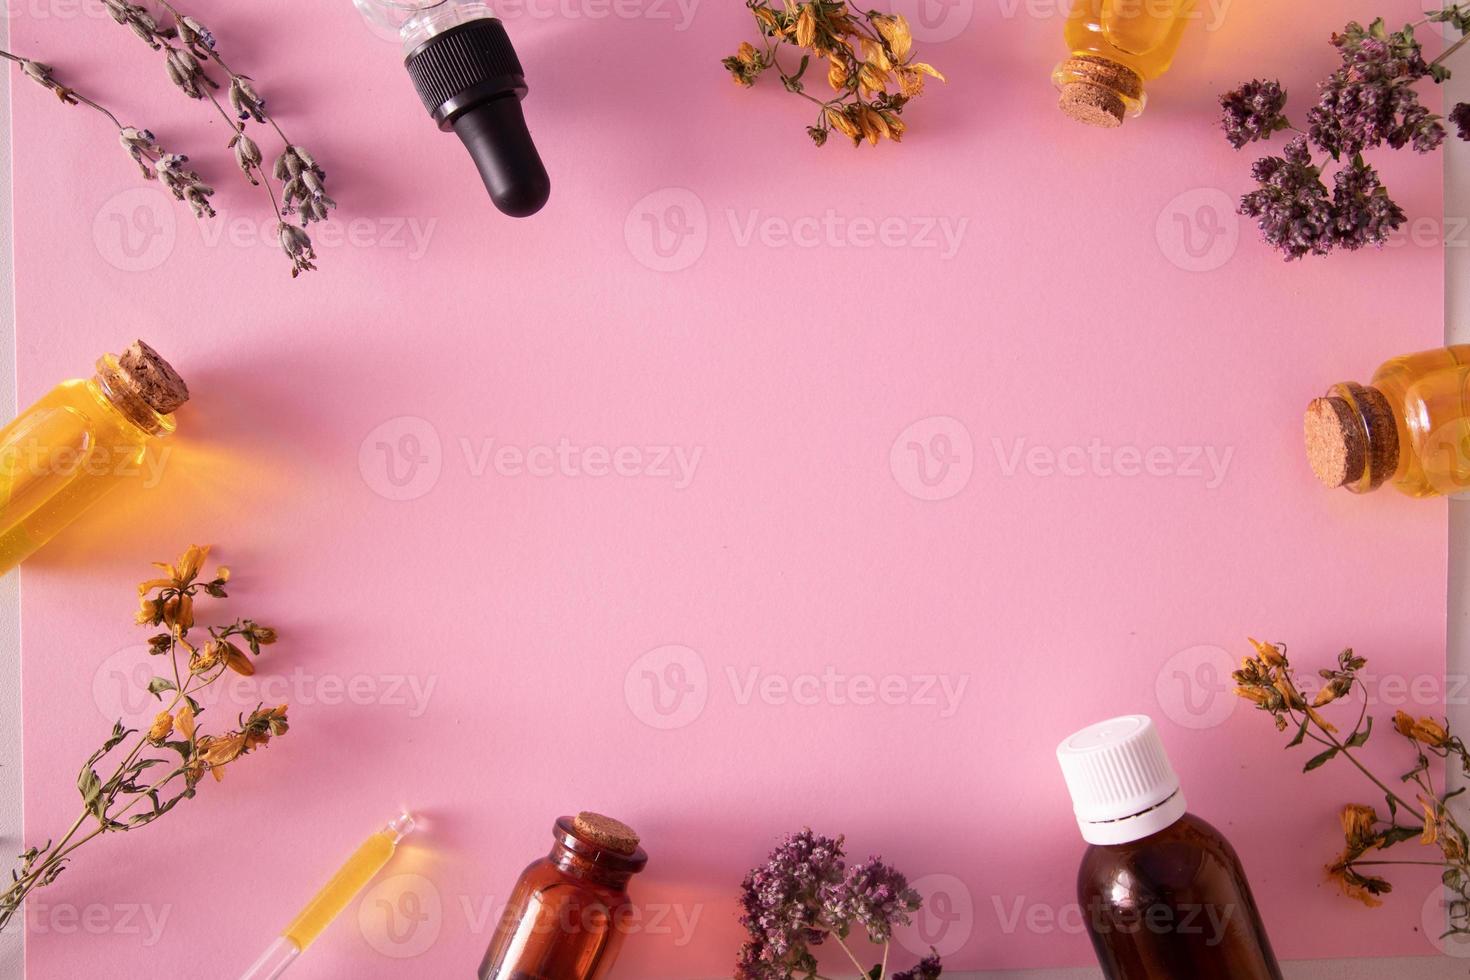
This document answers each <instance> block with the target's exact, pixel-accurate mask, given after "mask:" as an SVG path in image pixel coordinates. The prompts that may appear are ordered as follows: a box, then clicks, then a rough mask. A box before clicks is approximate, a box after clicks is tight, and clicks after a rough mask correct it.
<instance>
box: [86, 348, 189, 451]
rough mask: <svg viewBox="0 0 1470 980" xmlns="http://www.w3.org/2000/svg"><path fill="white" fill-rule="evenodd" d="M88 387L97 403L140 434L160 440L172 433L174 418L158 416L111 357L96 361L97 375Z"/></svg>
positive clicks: (106, 355)
mask: <svg viewBox="0 0 1470 980" xmlns="http://www.w3.org/2000/svg"><path fill="white" fill-rule="evenodd" d="M88 386H89V387H90V388H91V389H92V391H93V393H94V394H95V395H96V397H97V399H98V400H99V401H100V402H102V403H103V404H105V405H106V406H108V407H109V408H111V409H113V410H114V411H116V412H117V413H118V414H119V415H121V416H122V417H123V418H124V419H125V420H126V421H127V422H128V423H129V424H131V425H132V426H133V427H135V428H137V429H138V430H140V431H141V432H144V433H146V434H147V435H150V436H163V435H167V434H168V433H170V432H172V431H173V430H174V417H173V416H172V415H161V414H159V413H158V412H156V411H154V410H153V408H152V407H151V406H150V405H149V404H148V403H147V402H146V401H144V400H143V398H142V397H141V396H140V395H139V394H138V393H137V391H135V390H134V388H133V387H132V385H130V384H129V383H128V381H127V379H126V378H125V377H124V375H123V372H122V370H121V368H120V367H119V366H118V362H117V358H116V357H114V356H113V355H111V354H104V355H102V356H101V357H100V358H98V359H97V373H96V374H95V375H93V376H92V380H91V381H90V382H88Z"/></svg>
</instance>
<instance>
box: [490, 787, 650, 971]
mask: <svg viewBox="0 0 1470 980" xmlns="http://www.w3.org/2000/svg"><path fill="white" fill-rule="evenodd" d="M551 836H552V840H553V843H552V845H551V853H550V854H548V855H547V856H546V857H544V858H541V859H539V860H537V861H533V862H532V863H531V865H530V866H529V867H527V868H526V870H525V871H523V872H522V873H521V877H520V880H519V881H517V882H516V886H515V889H514V890H513V891H512V892H511V895H510V900H509V901H508V902H507V903H506V906H505V912H504V914H503V915H501V917H500V922H499V924H498V925H497V926H496V929H495V936H494V937H493V938H492V939H491V940H490V948H489V949H488V950H486V952H485V958H484V960H482V961H481V963H480V972H479V978H480V980H602V978H604V977H606V976H607V975H608V972H609V971H610V970H612V966H613V961H614V960H615V959H616V958H617V955H618V950H619V948H620V947H621V946H622V943H623V936H624V933H625V931H626V929H627V921H626V920H627V917H628V914H629V912H630V911H631V909H632V905H631V903H630V902H629V899H628V890H627V886H628V880H629V879H630V878H632V877H633V875H635V874H637V873H638V872H639V871H642V870H643V866H644V865H646V864H647V863H648V855H647V854H646V853H644V851H643V848H642V847H640V846H639V843H638V835H637V834H636V833H634V832H633V830H632V828H630V827H628V826H627V825H626V824H624V823H621V822H619V821H617V820H614V819H612V818H611V817H605V816H603V815H601V814H599V813H589V812H586V811H584V812H582V813H579V814H577V816H576V817H558V818H557V821H556V825H555V826H554V827H553V828H552V833H551Z"/></svg>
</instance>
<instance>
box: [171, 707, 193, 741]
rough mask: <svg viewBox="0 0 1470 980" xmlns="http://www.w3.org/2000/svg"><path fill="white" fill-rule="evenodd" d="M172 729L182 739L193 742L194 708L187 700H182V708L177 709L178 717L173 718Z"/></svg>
mask: <svg viewBox="0 0 1470 980" xmlns="http://www.w3.org/2000/svg"><path fill="white" fill-rule="evenodd" d="M174 727H175V728H177V729H178V731H179V734H180V735H182V736H184V738H186V739H188V740H189V741H191V742H192V741H193V740H194V706H193V705H192V704H190V703H189V701H188V699H187V698H186V699H185V700H184V706H183V707H182V708H180V709H179V713H178V716H177V717H176V718H174Z"/></svg>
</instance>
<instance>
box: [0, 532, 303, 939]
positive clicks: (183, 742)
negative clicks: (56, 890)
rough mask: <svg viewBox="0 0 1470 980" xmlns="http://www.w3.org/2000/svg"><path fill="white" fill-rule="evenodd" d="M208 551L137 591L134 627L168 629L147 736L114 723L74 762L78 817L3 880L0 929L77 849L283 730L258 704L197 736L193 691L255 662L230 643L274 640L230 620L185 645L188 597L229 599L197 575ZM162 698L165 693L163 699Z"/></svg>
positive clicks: (188, 790)
mask: <svg viewBox="0 0 1470 980" xmlns="http://www.w3.org/2000/svg"><path fill="white" fill-rule="evenodd" d="M208 551H209V549H208V548H200V547H197V546H196V547H191V548H190V549H188V550H187V551H186V552H184V554H183V556H182V557H181V558H180V559H179V561H178V562H177V563H176V564H174V565H161V566H160V567H162V568H163V569H164V570H165V572H166V577H163V578H154V579H150V580H148V581H146V582H144V583H142V585H140V586H139V588H138V595H139V596H140V597H141V598H140V603H141V607H140V611H139V614H138V617H137V621H138V622H139V623H140V624H145V625H151V626H165V627H166V628H167V632H164V633H159V634H157V635H155V636H153V637H152V638H151V639H150V640H149V641H148V648H149V653H150V654H151V655H153V656H162V657H167V658H168V660H169V662H170V665H171V667H172V669H171V671H170V673H172V675H173V679H172V680H170V679H168V678H167V677H163V676H155V677H153V678H152V679H151V680H150V681H149V682H148V684H147V690H148V693H149V694H152V695H153V696H154V697H156V698H157V699H158V701H159V703H160V704H162V705H163V706H164V707H163V710H162V711H160V712H159V713H158V715H157V716H156V717H155V718H154V720H153V722H152V724H151V725H149V726H148V728H147V729H146V731H139V730H138V729H130V728H126V727H124V726H123V723H122V721H121V720H118V721H117V722H116V723H114V725H113V727H112V732H111V734H110V735H109V736H108V737H107V739H106V740H105V741H104V742H103V743H102V746H101V748H99V749H97V750H96V751H95V752H93V753H92V754H91V756H89V757H88V759H87V761H86V762H84V763H83V764H82V767H81V771H80V773H79V775H78V776H77V790H78V791H79V792H80V794H81V797H82V812H81V813H80V814H79V815H78V816H77V818H76V820H75V821H73V822H72V825H71V826H70V827H69V828H68V829H67V831H66V833H65V834H63V835H62V836H61V838H60V839H59V840H55V841H54V842H53V841H48V842H47V843H46V844H45V845H44V846H41V847H32V848H30V849H29V850H27V851H26V852H25V853H24V854H22V855H21V856H20V861H21V864H20V867H19V868H18V869H16V870H14V871H12V872H11V884H10V886H9V887H8V888H7V889H6V890H5V892H4V893H3V894H0V929H3V928H4V927H5V926H6V924H8V923H9V922H10V920H11V919H12V918H14V916H16V915H17V914H19V913H20V911H21V909H22V908H23V907H24V903H25V900H26V898H27V896H29V895H30V894H31V892H33V891H34V890H35V889H37V888H41V887H44V886H46V885H49V884H50V883H51V882H53V881H55V880H56V877H57V876H58V875H60V874H61V872H62V871H63V870H65V869H66V868H67V867H69V864H70V860H71V858H72V855H73V854H74V853H75V852H76V851H77V849H78V848H80V847H81V846H82V845H84V844H86V843H87V842H88V841H91V840H93V839H95V838H97V837H99V836H101V835H103V834H108V833H125V832H127V831H130V830H136V829H138V828H140V827H143V826H146V825H147V824H150V823H152V822H153V821H154V820H157V819H158V818H159V817H161V816H163V815H164V814H165V813H167V812H169V811H170V810H172V809H173V808H174V807H175V806H176V805H177V804H178V803H180V802H182V801H183V800H186V799H191V798H193V796H194V795H195V792H196V788H197V786H198V783H199V781H200V779H202V778H203V776H204V774H205V773H210V774H212V775H213V776H214V777H215V779H220V778H222V777H223V771H224V767H226V766H227V765H229V764H231V763H232V762H234V761H235V760H236V759H238V758H239V757H240V756H242V755H245V754H246V753H248V752H250V751H251V750H253V749H256V748H260V747H262V746H264V745H266V744H268V743H269V742H270V740H271V738H272V737H273V736H277V735H282V734H285V732H286V731H287V729H288V725H287V722H286V706H285V705H280V706H278V707H273V708H265V707H263V706H257V707H256V708H255V710H254V711H252V712H251V713H250V714H249V716H248V717H246V716H243V715H242V716H241V718H240V727H239V728H238V729H235V730H229V731H223V732H220V733H218V734H204V733H203V732H202V731H201V730H200V725H199V716H200V715H201V714H203V712H204V709H203V708H202V707H200V705H199V703H198V701H196V700H195V695H196V694H198V693H199V692H200V691H202V690H203V689H205V688H207V687H209V686H210V685H212V684H214V683H216V682H217V681H218V680H219V679H220V678H221V677H222V676H224V674H225V673H226V672H227V671H235V672H237V673H241V674H246V675H248V674H252V673H254V671H255V666H254V663H253V662H252V661H251V660H250V657H249V656H247V655H246V654H245V652H244V651H242V650H241V649H240V647H239V646H238V645H237V642H238V643H240V644H244V645H245V646H246V647H248V649H249V651H250V653H251V654H252V655H255V656H259V654H260V648H261V647H262V646H265V645H268V644H270V643H274V642H275V639H276V633H275V631H274V630H272V629H270V628H268V627H265V626H261V625H260V624H258V623H256V622H254V621H253V620H249V619H237V620H235V621H234V622H232V623H230V624H228V625H225V626H207V627H204V629H205V630H206V631H207V632H208V634H209V640H208V642H206V643H204V644H203V645H202V646H200V647H198V648H196V647H194V646H192V645H191V644H190V643H189V642H188V640H187V639H186V637H187V636H188V634H189V632H190V630H191V629H193V628H194V625H195V624H194V600H195V597H196V596H198V595H200V594H204V595H208V596H210V597H213V598H216V599H223V598H226V597H227V593H226V592H225V584H226V583H227V582H228V581H229V577H230V576H229V570H228V569H226V568H223V567H221V568H220V569H219V570H218V571H217V572H216V574H215V576H214V577H213V578H212V579H205V578H201V577H200V570H201V568H202V565H203V563H204V559H205V557H206V556H207V555H208ZM181 660H182V661H183V664H182V668H181ZM167 692H172V695H171V696H170V697H168V698H167V699H165V697H164V695H165V693H167ZM130 739H131V741H130ZM125 743H126V749H125V751H123V752H122V754H121V758H120V759H118V756H116V755H113V753H114V751H115V750H118V749H119V748H120V747H122V746H124V745H125ZM150 749H151V750H154V751H151V752H150V751H149V750H150ZM170 753H172V755H170ZM103 759H109V760H117V761H116V763H115V764H113V762H111V761H109V763H108V768H109V769H110V770H111V772H110V774H109V775H108V776H107V777H106V778H105V779H104V778H103V777H102V776H101V775H99V773H98V771H97V769H98V766H99V765H100V764H101V762H102V760H103ZM160 766H161V767H163V773H164V774H163V775H162V776H160V777H157V778H154V777H153V776H152V774H149V777H148V779H147V780H145V779H144V777H143V774H144V773H145V772H147V771H148V770H150V769H153V768H154V767H160ZM180 777H182V778H183V781H184V785H183V787H182V789H175V790H168V787H169V786H170V784H172V783H174V782H175V780H178V779H179V778H180ZM165 790H168V793H167V794H166V793H165ZM169 794H171V795H169ZM141 804H148V809H147V810H145V811H143V812H134V811H135V810H138V809H139V807H140V805H141ZM89 820H95V821H96V826H94V827H91V828H88V829H85V830H84V828H87V823H88V821H89Z"/></svg>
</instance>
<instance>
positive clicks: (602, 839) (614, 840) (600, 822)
mask: <svg viewBox="0 0 1470 980" xmlns="http://www.w3.org/2000/svg"><path fill="white" fill-rule="evenodd" d="M572 830H573V831H575V832H576V834H577V836H578V837H581V838H582V839H583V840H586V841H589V842H591V843H593V844H596V845H597V846H598V847H601V848H604V849H606V850H609V851H612V852H613V853H614V854H624V855H631V854H632V853H633V852H635V851H637V850H638V834H637V833H635V832H634V830H633V828H632V827H629V826H628V825H627V824H625V823H623V822H622V821H620V820H614V819H613V818H612V817H605V816H603V815H602V814H600V813H592V812H591V811H589V810H583V811H582V812H581V813H579V814H577V817H576V819H575V820H573V821H572Z"/></svg>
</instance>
